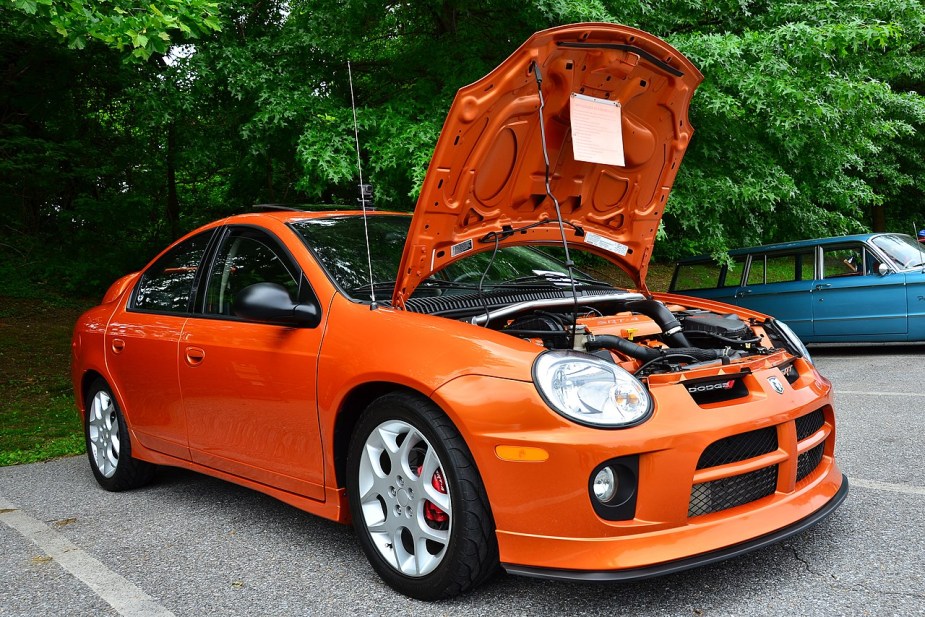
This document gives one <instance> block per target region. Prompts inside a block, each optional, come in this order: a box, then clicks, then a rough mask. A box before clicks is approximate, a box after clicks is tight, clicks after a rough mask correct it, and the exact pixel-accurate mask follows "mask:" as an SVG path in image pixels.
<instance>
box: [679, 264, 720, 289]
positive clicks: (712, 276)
mask: <svg viewBox="0 0 925 617" xmlns="http://www.w3.org/2000/svg"><path fill="white" fill-rule="evenodd" d="M721 270H722V268H721V267H720V266H719V265H717V264H715V263H713V262H712V261H710V262H706V263H691V264H679V265H678V269H677V271H676V272H675V278H674V285H673V286H672V289H673V290H674V291H687V290H689V289H714V288H715V287H717V285H718V284H719V275H720V272H721Z"/></svg>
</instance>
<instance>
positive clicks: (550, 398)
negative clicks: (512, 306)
mask: <svg viewBox="0 0 925 617" xmlns="http://www.w3.org/2000/svg"><path fill="white" fill-rule="evenodd" d="M533 382H534V383H535V384H536V389H537V390H539V393H540V395H542V397H543V399H544V400H545V401H546V402H547V403H548V404H549V406H550V407H552V408H553V409H554V410H555V411H557V412H559V413H560V414H562V415H563V416H565V417H567V418H568V419H570V420H574V421H575V422H578V423H579V424H587V425H591V426H599V427H605V428H615V427H624V426H631V425H633V424H638V423H640V422H642V421H643V420H645V419H646V418H647V417H648V415H649V412H650V411H651V409H652V399H651V397H650V396H649V392H648V391H647V390H646V388H645V387H644V386H643V385H642V384H641V383H640V382H639V380H637V379H636V378H635V377H633V376H632V375H630V374H629V373H627V372H626V371H625V370H623V369H622V368H620V367H619V366H617V365H615V364H611V363H609V362H605V361H604V360H601V359H600V358H596V357H594V356H592V355H590V354H586V353H582V352H579V351H547V352H545V353H542V354H540V355H539V356H538V357H537V359H536V362H534V363H533Z"/></svg>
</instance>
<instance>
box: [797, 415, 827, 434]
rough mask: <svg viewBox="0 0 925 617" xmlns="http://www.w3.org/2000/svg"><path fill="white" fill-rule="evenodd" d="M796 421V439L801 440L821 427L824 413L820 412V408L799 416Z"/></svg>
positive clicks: (823, 422) (823, 421)
mask: <svg viewBox="0 0 925 617" xmlns="http://www.w3.org/2000/svg"><path fill="white" fill-rule="evenodd" d="M796 423H797V441H803V440H804V439H806V438H807V437H809V436H810V435H812V434H813V433H815V432H816V431H818V430H819V429H821V428H822V426H823V425H824V424H825V414H823V413H822V410H821V409H817V410H816V411H813V412H810V413H808V414H806V415H805V416H800V417H799V418H797V420H796Z"/></svg>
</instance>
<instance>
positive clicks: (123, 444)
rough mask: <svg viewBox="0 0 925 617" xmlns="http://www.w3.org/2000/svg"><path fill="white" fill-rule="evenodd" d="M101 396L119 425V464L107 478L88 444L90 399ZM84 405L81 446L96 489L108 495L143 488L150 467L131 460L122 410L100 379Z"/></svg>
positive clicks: (89, 389)
mask: <svg viewBox="0 0 925 617" xmlns="http://www.w3.org/2000/svg"><path fill="white" fill-rule="evenodd" d="M100 392H105V393H106V394H107V395H108V396H109V399H110V400H111V401H112V406H113V408H114V410H115V413H116V421H117V422H118V423H119V461H118V463H116V471H115V473H113V474H112V476H110V477H108V478H107V477H106V476H104V475H103V473H102V472H101V471H100V469H99V468H98V467H97V465H96V460H95V459H94V458H93V448H92V446H91V443H90V413H91V412H90V410H91V408H92V405H93V399H94V398H96V395H97V394H98V393H100ZM84 405H85V407H84V418H83V420H84V443H85V444H86V447H87V459H88V460H89V461H90V469H91V470H92V471H93V476H94V477H95V478H96V481H97V482H98V483H99V485H100V486H101V487H103V488H104V489H106V490H107V491H123V490H127V489H131V488H136V487H138V486H141V485H143V484H146V483H147V482H148V481H149V480H150V477H151V474H152V472H153V467H152V466H151V465H150V464H148V463H144V462H143V461H135V460H133V459H132V445H131V440H130V439H129V430H128V425H127V424H126V422H125V416H124V415H123V413H122V407H121V405H119V401H118V400H117V399H116V395H115V394H114V393H113V391H112V388H110V387H109V384H107V383H106V381H104V380H103V379H97V380H95V381H94V382H93V383H92V384H90V387H89V388H88V389H87V397H86V400H85V401H84Z"/></svg>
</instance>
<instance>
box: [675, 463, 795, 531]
mask: <svg viewBox="0 0 925 617" xmlns="http://www.w3.org/2000/svg"><path fill="white" fill-rule="evenodd" d="M807 454H809V453H808V452H807ZM775 490H777V465H772V466H770V467H765V468H764V469H759V470H757V471H752V472H749V473H745V474H742V475H740V476H732V477H730V478H722V479H721V480H714V481H712V482H703V483H701V484H695V485H694V486H693V487H692V489H691V500H690V503H689V504H688V507H687V516H688V517H694V516H702V515H704V514H710V513H712V512H719V511H721V510H728V509H729V508H734V507H736V506H741V505H744V504H747V503H751V502H753V501H757V500H759V499H761V498H763V497H767V496H769V495H773V494H774V491H775Z"/></svg>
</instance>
